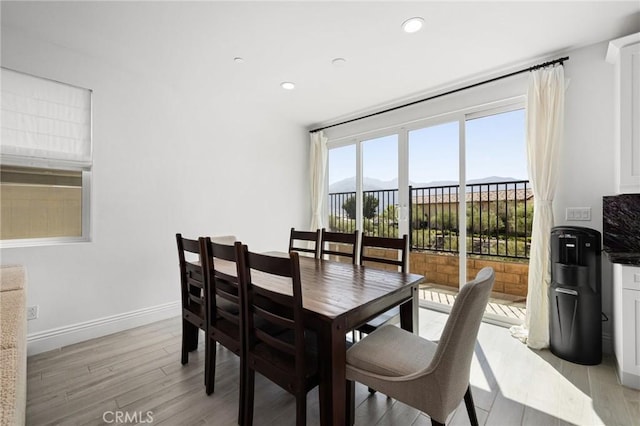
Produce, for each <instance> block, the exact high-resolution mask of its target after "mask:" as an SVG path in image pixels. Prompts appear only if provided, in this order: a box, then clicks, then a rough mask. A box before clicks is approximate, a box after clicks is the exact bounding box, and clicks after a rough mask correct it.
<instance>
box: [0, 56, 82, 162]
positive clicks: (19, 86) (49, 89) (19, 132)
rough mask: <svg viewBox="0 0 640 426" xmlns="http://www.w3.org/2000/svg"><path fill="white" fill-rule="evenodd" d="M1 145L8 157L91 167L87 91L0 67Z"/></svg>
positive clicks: (2, 151) (4, 158) (5, 157)
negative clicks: (0, 97) (69, 162)
mask: <svg viewBox="0 0 640 426" xmlns="http://www.w3.org/2000/svg"><path fill="white" fill-rule="evenodd" d="M0 76H1V80H0V82H1V85H2V114H1V120H0V121H1V127H2V144H1V146H0V153H1V154H2V158H3V161H6V160H7V159H15V158H22V159H34V160H37V159H49V160H64V161H71V162H74V163H78V164H80V165H82V166H90V165H91V91H90V90H88V89H82V88H79V87H74V86H70V85H68V84H63V83H58V82H56V81H52V80H47V79H44V78H39V77H34V76H32V75H28V74H23V73H20V72H16V71H12V70H8V69H5V68H2V69H1V74H0Z"/></svg>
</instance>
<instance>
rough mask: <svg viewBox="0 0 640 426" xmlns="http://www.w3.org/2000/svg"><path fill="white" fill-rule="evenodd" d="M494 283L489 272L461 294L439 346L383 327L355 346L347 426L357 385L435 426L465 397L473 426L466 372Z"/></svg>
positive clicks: (350, 366) (474, 419) (349, 364)
mask: <svg viewBox="0 0 640 426" xmlns="http://www.w3.org/2000/svg"><path fill="white" fill-rule="evenodd" d="M494 279H495V274H494V271H493V269H491V268H484V269H482V270H481V271H480V272H478V275H477V276H476V278H475V279H474V280H473V281H470V282H469V283H467V284H466V285H464V286H463V287H462V288H461V289H460V292H459V293H458V297H457V298H456V300H455V303H454V305H453V308H452V309H451V314H450V315H449V319H448V320H447V323H446V325H445V327H444V330H443V332H442V336H441V338H440V341H439V342H438V343H435V342H432V341H430V340H427V339H424V338H422V337H420V336H417V335H415V334H412V333H409V332H408V331H405V330H402V329H400V328H398V327H394V326H390V325H387V326H384V327H381V328H379V329H378V330H376V331H374V332H373V333H372V334H369V335H368V336H366V337H365V338H364V339H362V340H360V341H359V342H357V343H356V344H355V345H353V346H352V347H351V348H350V349H349V350H348V351H347V396H348V398H349V401H348V403H347V410H348V411H349V413H348V417H349V424H353V412H354V407H353V404H354V402H353V394H354V392H353V390H354V383H353V382H356V381H357V382H360V383H362V384H364V385H367V386H369V387H370V388H373V389H376V390H378V391H380V392H382V393H384V394H386V395H388V396H390V397H392V398H395V399H397V400H398V401H401V402H403V403H405V404H407V405H410V406H412V407H414V408H417V409H418V410H421V411H422V412H424V413H426V414H428V415H429V416H430V417H431V422H432V424H433V425H443V424H444V423H445V421H446V420H447V417H448V416H449V414H451V412H453V410H455V408H456V407H457V406H458V405H459V404H460V401H461V400H462V399H463V398H464V400H465V405H466V407H467V412H468V414H469V419H470V420H471V424H472V425H477V424H478V420H477V417H476V412H475V406H474V405H473V398H472V396H471V387H470V385H469V373H470V369H471V360H472V357H473V350H474V347H475V343H476V338H477V336H478V329H479V328H480V323H481V321H482V315H483V313H484V311H485V308H486V306H487V302H488V301H489V295H490V294H491V288H492V287H493V282H494Z"/></svg>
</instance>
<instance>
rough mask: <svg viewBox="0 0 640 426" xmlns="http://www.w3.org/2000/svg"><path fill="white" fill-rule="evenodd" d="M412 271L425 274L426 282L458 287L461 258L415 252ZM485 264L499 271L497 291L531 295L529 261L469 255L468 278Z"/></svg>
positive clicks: (524, 295)
mask: <svg viewBox="0 0 640 426" xmlns="http://www.w3.org/2000/svg"><path fill="white" fill-rule="evenodd" d="M410 264H411V272H413V273H415V274H420V275H424V276H425V282H427V283H433V284H440V285H447V286H451V287H456V288H457V287H458V281H459V280H458V267H459V258H458V256H456V255H452V254H447V253H442V254H431V253H425V252H411V262H410ZM485 266H490V267H492V268H493V269H494V270H495V272H496V281H495V284H494V285H493V291H497V292H500V293H506V294H511V295H514V296H522V297H526V296H527V280H528V275H529V264H528V263H520V262H510V261H497V260H484V259H474V258H468V259H467V281H469V280H472V279H473V278H474V277H475V276H476V274H477V273H478V271H479V270H480V269H482V268H484V267H485Z"/></svg>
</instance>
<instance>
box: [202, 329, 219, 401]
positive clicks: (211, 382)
mask: <svg viewBox="0 0 640 426" xmlns="http://www.w3.org/2000/svg"><path fill="white" fill-rule="evenodd" d="M217 346H218V345H217V344H216V341H215V340H213V339H211V338H210V337H208V336H207V338H206V340H205V356H204V377H205V379H204V385H205V387H206V390H207V395H211V394H212V393H213V391H214V388H215V383H216V354H217Z"/></svg>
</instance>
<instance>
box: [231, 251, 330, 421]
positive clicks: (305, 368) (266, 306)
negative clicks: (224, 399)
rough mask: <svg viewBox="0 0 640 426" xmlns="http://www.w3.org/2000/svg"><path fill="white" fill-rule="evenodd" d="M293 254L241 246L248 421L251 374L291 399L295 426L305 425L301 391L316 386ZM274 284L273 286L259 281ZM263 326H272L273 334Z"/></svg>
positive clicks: (311, 336)
mask: <svg viewBox="0 0 640 426" xmlns="http://www.w3.org/2000/svg"><path fill="white" fill-rule="evenodd" d="M298 256H299V255H298V253H296V252H293V253H290V254H289V257H280V256H270V255H265V254H257V253H251V252H249V251H248V249H247V247H246V246H242V255H241V256H240V260H239V261H240V264H241V269H242V271H241V275H240V277H241V278H240V285H241V289H242V290H241V291H242V294H243V296H244V303H243V308H244V320H245V322H244V330H245V343H246V362H245V368H246V372H245V381H246V383H245V385H244V392H245V400H244V407H245V413H244V418H243V424H244V425H252V424H253V404H254V393H255V373H256V372H258V373H260V374H262V375H263V376H264V377H266V378H267V379H269V380H271V381H272V382H274V383H275V384H277V385H278V386H280V387H282V388H283V389H284V390H286V391H288V392H289V393H291V394H293V395H294V396H295V398H296V425H298V426H301V425H304V424H306V416H307V393H308V392H309V391H310V390H311V389H313V388H314V387H315V386H317V385H318V376H319V375H318V360H317V338H316V335H315V333H311V332H309V331H307V330H305V327H304V318H303V310H302V287H301V283H300V264H299V257H298ZM273 280H275V281H276V282H277V283H278V286H279V291H273V290H270V289H267V288H265V287H267V286H265V284H266V283H268V282H271V283H273V282H274V281H273ZM266 327H278V328H280V331H279V332H277V333H274V332H273V331H272V330H268V329H267V328H266Z"/></svg>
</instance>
